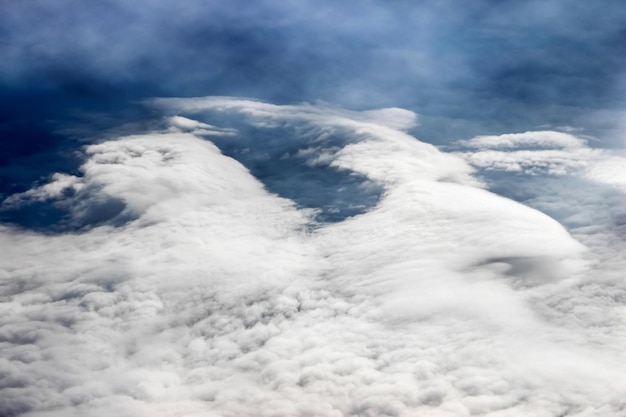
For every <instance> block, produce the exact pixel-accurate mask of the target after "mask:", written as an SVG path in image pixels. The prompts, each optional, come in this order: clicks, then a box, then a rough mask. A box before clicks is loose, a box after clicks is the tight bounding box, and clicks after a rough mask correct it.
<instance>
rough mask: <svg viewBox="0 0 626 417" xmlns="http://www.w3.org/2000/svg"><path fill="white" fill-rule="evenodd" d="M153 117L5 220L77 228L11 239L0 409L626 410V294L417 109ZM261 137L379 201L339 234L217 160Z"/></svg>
mask: <svg viewBox="0 0 626 417" xmlns="http://www.w3.org/2000/svg"><path fill="white" fill-rule="evenodd" d="M153 104H154V105H155V106H157V107H158V108H161V109H162V110H161V111H163V112H164V114H165V116H166V119H165V120H166V121H167V122H168V125H169V126H168V127H165V128H164V129H163V130H162V131H155V132H148V133H145V134H142V135H135V136H128V137H120V138H118V139H115V140H110V141H105V142H102V143H99V144H96V145H90V146H88V147H87V148H86V153H87V156H88V158H87V160H86V161H85V163H84V164H83V166H82V168H81V173H80V175H77V176H72V175H62V174H58V175H57V176H55V177H54V178H53V179H52V181H51V182H50V183H49V184H44V185H41V186H39V187H36V188H33V189H31V190H29V191H27V192H25V193H23V194H21V195H15V196H14V197H12V198H10V199H9V200H6V201H5V202H4V203H3V204H4V205H5V206H15V205H17V206H20V205H25V204H30V203H32V202H33V201H35V202H41V201H47V202H48V203H50V204H53V205H54V204H57V205H59V204H60V205H63V208H64V210H66V211H67V213H68V214H67V217H66V218H65V220H64V221H65V222H67V223H68V224H70V225H73V228H70V229H68V230H71V231H70V232H63V233H61V232H59V233H49V234H42V233H36V232H33V231H28V230H25V229H20V228H17V227H14V226H10V225H2V229H1V232H2V233H1V235H0V239H2V242H0V243H1V245H2V247H3V248H5V252H4V253H3V256H2V258H1V259H0V271H1V273H2V275H0V280H1V281H0V282H1V284H2V287H0V288H1V295H2V303H1V304H0V308H1V311H2V314H0V321H1V327H0V340H1V342H2V343H1V344H0V351H1V357H2V359H1V360H0V369H1V371H0V381H1V383H0V410H1V412H0V414H2V415H6V416H17V415H23V416H29V417H35V416H37V417H43V416H46V417H51V416H73V415H74V416H84V415H89V416H100V415H102V416H104V415H111V414H112V413H114V414H117V415H122V416H145V415H156V416H158V415H163V416H169V415H184V416H224V415H226V416H247V415H252V414H254V415H259V416H314V415H315V416H337V417H338V416H413V415H416V414H424V415H429V416H468V415H490V416H526V415H537V416H560V415H572V416H590V415H602V416H618V415H620V414H622V413H623V412H624V410H626V403H625V402H624V398H625V395H624V394H625V392H624V386H623V384H622V382H623V375H624V367H623V360H622V355H623V353H622V348H623V342H624V340H625V338H624V331H623V327H622V326H621V324H620V321H619V314H620V313H619V312H620V310H619V309H620V307H619V305H618V300H619V299H620V297H621V296H622V295H623V294H624V285H623V283H621V282H619V281H617V280H612V281H610V283H611V286H609V285H607V283H608V282H609V280H607V279H606V278H605V275H606V274H609V272H610V270H607V269H603V268H598V267H597V265H595V264H594V261H595V259H597V258H596V257H595V256H596V255H595V254H596V252H593V251H591V252H590V251H589V250H587V249H586V248H585V247H583V245H581V244H580V243H579V242H577V241H576V240H574V239H573V238H572V237H571V236H570V235H569V234H568V233H567V231H566V230H565V229H564V228H563V227H562V226H561V225H560V224H559V223H557V222H556V221H555V220H553V219H551V218H549V217H548V216H546V215H544V214H542V213H540V212H539V211H536V210H534V209H531V208H529V207H526V206H523V205H520V204H518V203H515V202H513V201H511V200H508V199H505V198H503V197H500V196H497V195H495V194H492V193H490V192H488V191H486V190H485V189H483V188H481V183H480V182H479V181H478V180H477V179H476V178H474V176H473V175H472V169H471V168H470V166H469V165H468V164H467V163H466V162H465V161H463V159H462V158H460V157H459V156H456V155H452V154H445V153H442V152H440V151H439V150H437V149H436V148H435V147H433V146H431V145H428V144H425V143H422V142H419V141H417V140H415V139H414V138H413V137H411V136H409V135H407V134H406V133H404V132H403V131H402V129H406V128H408V127H409V126H411V125H412V124H413V123H414V122H415V116H414V115H413V114H412V113H410V112H407V111H404V110H400V109H386V110H383V111H374V112H348V111H343V110H337V109H331V108H327V107H319V106H310V105H300V106H276V105H272V104H267V103H260V102H255V101H252V100H236V99H229V98H204V99H194V100H179V99H169V100H159V101H157V102H155V103H153ZM242 120H243V121H242ZM220 121H222V122H223V123H222V122H220ZM247 125H248V126H249V125H254V126H255V128H256V129H260V130H263V129H270V131H272V130H271V129H274V128H276V127H277V126H278V127H288V126H292V127H297V128H298V129H297V131H298V132H300V136H294V137H293V138H292V139H291V141H289V140H284V141H283V143H285V146H288V147H289V150H290V151H293V150H294V146H295V149H296V151H295V152H290V153H284V157H285V158H296V159H297V158H300V159H303V160H304V161H305V163H312V164H316V166H317V167H318V168H319V169H324V170H339V171H345V172H352V173H356V174H358V175H360V176H364V177H365V178H366V179H367V180H368V181H371V182H375V183H376V184H378V185H379V186H380V187H382V189H383V192H382V194H381V197H380V200H379V201H378V202H377V203H376V204H375V205H374V206H373V207H370V208H369V209H368V210H367V211H366V212H364V213H362V214H360V215H357V216H353V217H348V218H346V219H344V220H342V221H338V222H334V223H333V222H331V223H317V222H316V221H315V214H316V213H315V210H311V209H302V208H300V207H298V206H297V205H296V204H295V203H294V202H292V201H290V200H288V199H285V198H282V197H280V196H278V195H275V194H271V193H269V192H268V191H267V190H266V189H265V188H264V187H263V184H262V183H260V182H259V180H257V179H255V178H254V177H253V176H252V175H251V174H250V172H249V171H248V170H247V169H246V168H245V167H244V166H243V165H242V164H240V163H239V162H237V161H236V160H235V159H232V158H230V157H227V156H225V155H224V154H222V153H221V152H220V150H219V149H218V148H217V147H216V146H214V145H213V144H212V143H211V142H210V141H211V140H215V141H216V143H218V139H219V141H221V142H220V143H225V142H227V141H241V140H243V141H244V143H245V144H246V146H249V147H250V148H248V149H249V152H255V149H254V148H253V146H254V145H253V143H254V141H255V137H252V138H248V142H245V138H242V134H246V132H249V130H247V128H246V126H247ZM272 132H273V131H272ZM333 137H338V139H335V140H333V139H332V138H333ZM261 138H262V136H261ZM259 140H261V139H259ZM294 143H295V145H294ZM298 150H299V151H302V152H298ZM268 163H271V161H270V162H268ZM293 174H295V172H286V173H285V175H286V176H287V177H288V178H289V177H290V176H291V175H293ZM292 178H293V179H292V184H291V185H292V186H294V187H297V186H298V177H297V176H293V177H292ZM111 201H115V207H117V209H116V210H113V211H109V212H107V213H108V216H105V217H102V216H101V217H95V218H94V216H93V213H90V212H89V211H90V208H92V207H94V206H98V205H103V204H104V205H106V204H107V202H111ZM600 243H602V241H601V242H600ZM609 275H610V274H609ZM588 300H593V301H594V303H592V304H588V305H587V304H585V303H584V302H585V301H588ZM611 300H612V301H611Z"/></svg>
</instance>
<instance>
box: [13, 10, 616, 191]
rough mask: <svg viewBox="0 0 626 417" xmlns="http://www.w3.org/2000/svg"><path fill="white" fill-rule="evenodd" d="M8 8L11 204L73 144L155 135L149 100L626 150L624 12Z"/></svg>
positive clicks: (439, 134) (438, 135) (442, 139)
mask: <svg viewBox="0 0 626 417" xmlns="http://www.w3.org/2000/svg"><path fill="white" fill-rule="evenodd" d="M0 8H1V9H2V13H0V37H1V38H0V39H1V40H0V88H1V91H2V93H1V96H0V135H1V138H0V164H1V165H2V167H0V175H1V176H2V177H1V179H2V184H1V187H2V191H3V192H4V193H5V194H6V193H7V192H9V193H10V192H12V191H11V190H17V189H19V188H23V186H24V184H26V183H30V182H31V181H32V180H34V179H36V178H38V177H39V176H40V175H41V174H42V172H50V171H52V170H55V169H58V168H59V165H63V164H66V165H67V161H69V160H72V150H73V149H74V148H76V147H77V146H78V142H76V141H75V139H76V138H77V137H80V138H81V140H84V139H85V138H94V137H97V136H98V135H99V134H101V132H102V130H103V129H105V128H107V127H111V126H119V125H120V124H122V123H124V122H128V121H133V122H134V123H135V124H131V125H129V126H131V127H130V128H129V129H132V128H139V127H141V126H142V124H145V123H149V121H150V119H151V118H152V117H153V116H155V115H152V114H151V113H150V111H149V110H148V109H145V108H142V106H141V105H139V104H137V103H138V102H139V101H141V100H142V99H145V98H147V97H154V96H180V97H190V96H204V95H233V96H247V97H256V98H260V99H264V100H268V101H272V102H276V103H291V102H301V101H318V100H321V101H325V102H328V103H330V104H331V105H337V106H344V107H350V108H356V109H365V108H377V107H382V106H398V107H404V108H408V109H410V110H413V111H415V112H417V113H419V114H420V117H421V119H420V120H421V126H420V127H418V128H417V129H416V130H415V132H414V134H415V135H416V136H417V137H419V138H420V139H422V140H425V141H430V142H433V143H437V144H445V143H448V142H450V141H452V140H457V139H466V138H469V137H472V136H474V135H476V134H497V133H506V132H517V131H524V130H533V129H538V128H540V127H541V128H545V127H546V126H547V127H549V128H558V127H559V126H572V127H575V128H580V129H583V130H581V133H582V134H588V135H593V136H596V137H598V138H599V139H600V141H599V142H597V145H598V146H620V145H621V144H623V133H622V132H623V129H622V126H621V123H622V122H621V120H622V116H623V115H624V111H625V109H626V102H625V99H626V23H625V22H626V3H624V2H623V1H620V0H605V1H600V2H580V1H574V0H560V1H557V0H551V1H538V0H531V1H525V2H519V1H502V0H501V1H497V0H477V1H472V2H471V3H468V2H462V1H458V0H457V1H455V0H438V1H422V2H415V1H404V0H391V1H389V0H387V1H382V0H368V1H361V2H358V3H354V2H341V1H340V2H337V1H329V0H322V1H309V0H305V1H299V2H289V3H286V2H283V1H277V0H261V1H255V2H249V1H242V0H239V1H228V2H225V1H217V0H213V1H200V0H190V1H186V2H182V3H181V2H175V1H173V0H162V1H150V2H149V1H144V0H141V1H133V2H125V1H121V0H94V1H90V2H84V1H80V0H58V1H55V2H50V1H44V0H32V1H22V2H16V1H12V0H0ZM137 123H138V124H137ZM50 155H54V157H51V156H50ZM60 156H63V158H61V157H60ZM64 158H65V159H64ZM68 158H69V159H68ZM66 168H67V167H66ZM20 184H22V185H20Z"/></svg>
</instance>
